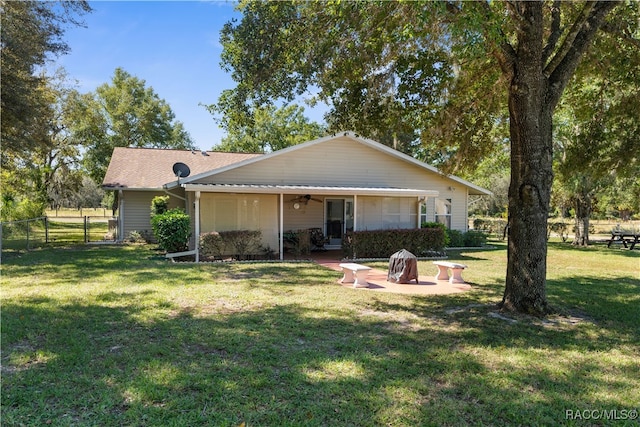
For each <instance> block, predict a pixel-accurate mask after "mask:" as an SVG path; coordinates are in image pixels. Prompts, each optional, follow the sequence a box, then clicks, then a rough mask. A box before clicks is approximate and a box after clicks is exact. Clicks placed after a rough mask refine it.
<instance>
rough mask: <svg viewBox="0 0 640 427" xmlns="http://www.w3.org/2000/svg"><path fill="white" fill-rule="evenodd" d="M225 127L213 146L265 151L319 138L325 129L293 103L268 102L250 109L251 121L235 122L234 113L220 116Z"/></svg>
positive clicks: (256, 151)
mask: <svg viewBox="0 0 640 427" xmlns="http://www.w3.org/2000/svg"><path fill="white" fill-rule="evenodd" d="M214 108H215V107H214V106H211V107H210V110H211V111H215V109H214ZM220 121H221V123H222V126H223V128H224V129H225V131H226V136H225V137H224V138H223V139H222V143H221V144H220V145H218V146H216V147H214V149H215V150H221V151H231V152H245V153H264V152H271V151H276V150H281V149H283V148H286V147H290V146H292V145H296V144H300V143H302V142H305V141H309V140H312V139H316V138H319V137H321V136H323V135H324V134H325V130H324V128H323V127H322V126H320V125H319V124H318V123H315V122H311V121H309V119H307V118H306V117H305V116H304V108H303V107H301V106H298V105H295V104H292V105H287V106H284V107H281V108H276V107H275V106H274V105H267V106H265V107H262V108H256V109H254V110H253V111H252V117H251V121H250V124H247V123H245V122H241V123H237V122H235V121H234V120H233V116H223V117H222V119H221V120H220Z"/></svg>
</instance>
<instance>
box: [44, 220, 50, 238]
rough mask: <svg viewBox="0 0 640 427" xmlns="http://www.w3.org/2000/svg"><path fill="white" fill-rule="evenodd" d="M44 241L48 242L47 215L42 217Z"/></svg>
mask: <svg viewBox="0 0 640 427" xmlns="http://www.w3.org/2000/svg"><path fill="white" fill-rule="evenodd" d="M44 242H45V243H49V217H46V216H45V217H44Z"/></svg>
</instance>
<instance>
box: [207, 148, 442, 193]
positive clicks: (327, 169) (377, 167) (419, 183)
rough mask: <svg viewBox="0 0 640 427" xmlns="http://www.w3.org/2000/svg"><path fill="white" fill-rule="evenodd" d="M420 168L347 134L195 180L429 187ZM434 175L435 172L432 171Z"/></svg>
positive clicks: (226, 182) (217, 182) (236, 182)
mask: <svg viewBox="0 0 640 427" xmlns="http://www.w3.org/2000/svg"><path fill="white" fill-rule="evenodd" d="M425 172H428V171H425V170H424V169H422V168H420V167H418V166H415V165H412V164H409V163H407V162H404V161H402V160H400V159H396V158H394V157H391V156H389V155H388V154H385V153H383V152H381V151H378V150H375V149H373V148H371V147H368V146H365V145H363V144H361V143H359V142H356V141H353V140H351V139H348V138H340V139H336V140H331V141H326V142H324V143H322V144H317V145H312V146H309V147H306V148H305V149H303V150H297V151H292V152H289V153H284V154H282V155H278V156H274V157H272V158H269V159H264V160H261V161H259V162H256V163H252V164H250V165H246V166H243V167H240V168H237V169H233V170H230V171H227V172H223V173H220V174H216V175H213V176H211V177H208V178H203V179H202V180H199V181H197V182H198V183H207V182H211V183H216V184H238V183H245V184H273V185H278V184H284V185H287V184H290V185H320V186H321V185H335V186H367V187H398V188H417V189H422V188H425V189H429V188H430V187H429V186H428V183H426V182H424V179H425ZM433 175H434V176H436V177H437V174H433Z"/></svg>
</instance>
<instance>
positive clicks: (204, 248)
mask: <svg viewBox="0 0 640 427" xmlns="http://www.w3.org/2000/svg"><path fill="white" fill-rule="evenodd" d="M225 246H226V245H225V242H224V239H223V238H222V236H221V235H220V233H218V232H217V231H211V232H209V233H202V234H200V254H201V255H202V256H205V257H212V258H216V257H218V258H222V256H223V255H224V253H225Z"/></svg>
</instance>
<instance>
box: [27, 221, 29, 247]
mask: <svg viewBox="0 0 640 427" xmlns="http://www.w3.org/2000/svg"><path fill="white" fill-rule="evenodd" d="M28 250H29V220H27V251H28Z"/></svg>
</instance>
